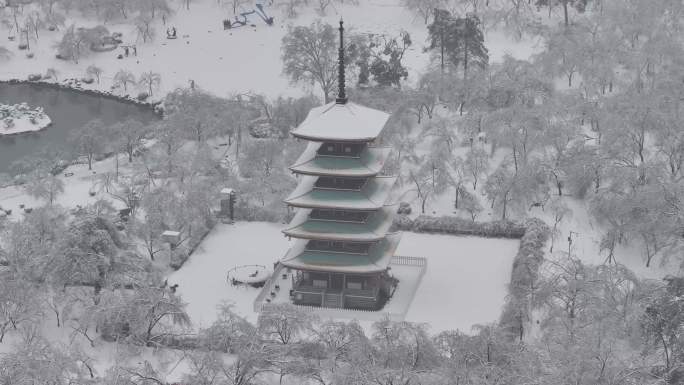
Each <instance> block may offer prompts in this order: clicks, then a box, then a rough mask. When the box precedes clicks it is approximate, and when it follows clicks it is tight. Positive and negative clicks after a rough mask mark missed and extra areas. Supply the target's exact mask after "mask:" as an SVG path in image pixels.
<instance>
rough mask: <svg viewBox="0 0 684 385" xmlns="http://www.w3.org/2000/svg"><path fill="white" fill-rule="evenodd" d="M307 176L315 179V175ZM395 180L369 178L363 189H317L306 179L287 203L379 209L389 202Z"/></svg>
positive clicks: (293, 204) (323, 206) (298, 205)
mask: <svg viewBox="0 0 684 385" xmlns="http://www.w3.org/2000/svg"><path fill="white" fill-rule="evenodd" d="M305 178H313V180H314V181H315V177H305ZM395 182H396V177H375V178H372V179H369V181H368V182H367V183H366V185H365V186H364V188H363V189H362V190H361V191H345V190H322V189H315V188H313V181H312V180H311V179H306V180H303V181H302V182H301V183H300V186H298V187H297V188H296V189H295V191H294V192H293V193H292V195H290V197H288V198H287V199H285V203H287V204H289V205H291V206H295V207H307V208H335V209H350V210H377V209H379V208H381V207H382V206H385V204H386V203H388V202H387V200H388V199H389V197H390V193H391V190H392V187H393V186H394V183H395ZM389 203H391V202H389Z"/></svg>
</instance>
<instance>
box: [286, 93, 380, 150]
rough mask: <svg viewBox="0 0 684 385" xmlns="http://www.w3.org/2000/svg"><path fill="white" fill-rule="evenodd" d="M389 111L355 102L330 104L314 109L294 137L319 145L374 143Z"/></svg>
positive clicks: (296, 129)
mask: <svg viewBox="0 0 684 385" xmlns="http://www.w3.org/2000/svg"><path fill="white" fill-rule="evenodd" d="M389 116H390V115H389V114H387V113H386V112H383V111H380V110H375V109H372V108H368V107H364V106H361V105H358V104H355V103H352V102H347V103H344V104H342V103H336V102H332V103H328V104H326V105H323V106H320V107H316V108H312V109H311V111H309V115H307V117H306V119H304V121H303V122H302V124H300V125H299V126H298V127H297V128H295V129H294V130H292V132H291V133H292V135H293V136H295V137H297V138H300V139H306V140H312V141H317V142H324V141H340V142H370V141H373V140H375V138H377V137H378V136H379V135H380V132H382V129H383V128H384V127H385V123H387V120H388V119H389Z"/></svg>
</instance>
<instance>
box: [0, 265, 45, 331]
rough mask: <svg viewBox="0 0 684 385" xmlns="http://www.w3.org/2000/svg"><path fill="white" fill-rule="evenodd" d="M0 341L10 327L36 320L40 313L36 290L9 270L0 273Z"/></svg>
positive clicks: (14, 327) (15, 328)
mask: <svg viewBox="0 0 684 385" xmlns="http://www.w3.org/2000/svg"><path fill="white" fill-rule="evenodd" d="M0 277H1V278H2V279H0V343H2V341H3V338H4V337H5V334H6V333H7V331H8V330H9V329H10V328H11V329H13V330H15V331H16V330H18V328H19V327H20V326H22V325H24V324H30V323H32V322H37V321H38V320H39V319H40V318H41V316H42V314H41V310H40V303H39V302H38V292H37V291H36V290H35V288H34V287H33V285H32V284H31V283H30V282H29V281H27V280H25V279H23V277H20V276H17V275H15V274H12V273H11V272H4V271H3V272H2V273H0Z"/></svg>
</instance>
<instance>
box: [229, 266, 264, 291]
mask: <svg viewBox="0 0 684 385" xmlns="http://www.w3.org/2000/svg"><path fill="white" fill-rule="evenodd" d="M270 276H271V271H270V270H268V269H267V268H266V266H263V265H243V266H236V267H234V268H232V269H230V270H228V283H230V284H231V285H250V286H253V287H262V286H264V283H266V281H267V280H268V278H269V277H270Z"/></svg>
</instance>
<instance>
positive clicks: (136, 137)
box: [109, 119, 148, 163]
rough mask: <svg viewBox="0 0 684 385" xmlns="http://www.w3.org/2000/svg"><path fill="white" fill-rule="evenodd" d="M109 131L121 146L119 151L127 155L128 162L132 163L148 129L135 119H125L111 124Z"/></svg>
mask: <svg viewBox="0 0 684 385" xmlns="http://www.w3.org/2000/svg"><path fill="white" fill-rule="evenodd" d="M109 131H110V132H112V135H114V137H115V140H116V142H117V143H118V144H119V145H120V146H121V147H120V149H121V150H123V151H124V152H125V153H126V154H127V155H128V162H129V163H131V162H133V154H135V152H136V151H137V150H139V149H140V147H141V146H142V141H143V139H144V138H145V135H147V133H148V127H146V126H145V125H144V124H143V123H141V122H139V121H137V120H135V119H127V120H125V121H123V122H118V123H115V124H113V125H112V126H111V127H110V129H109Z"/></svg>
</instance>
